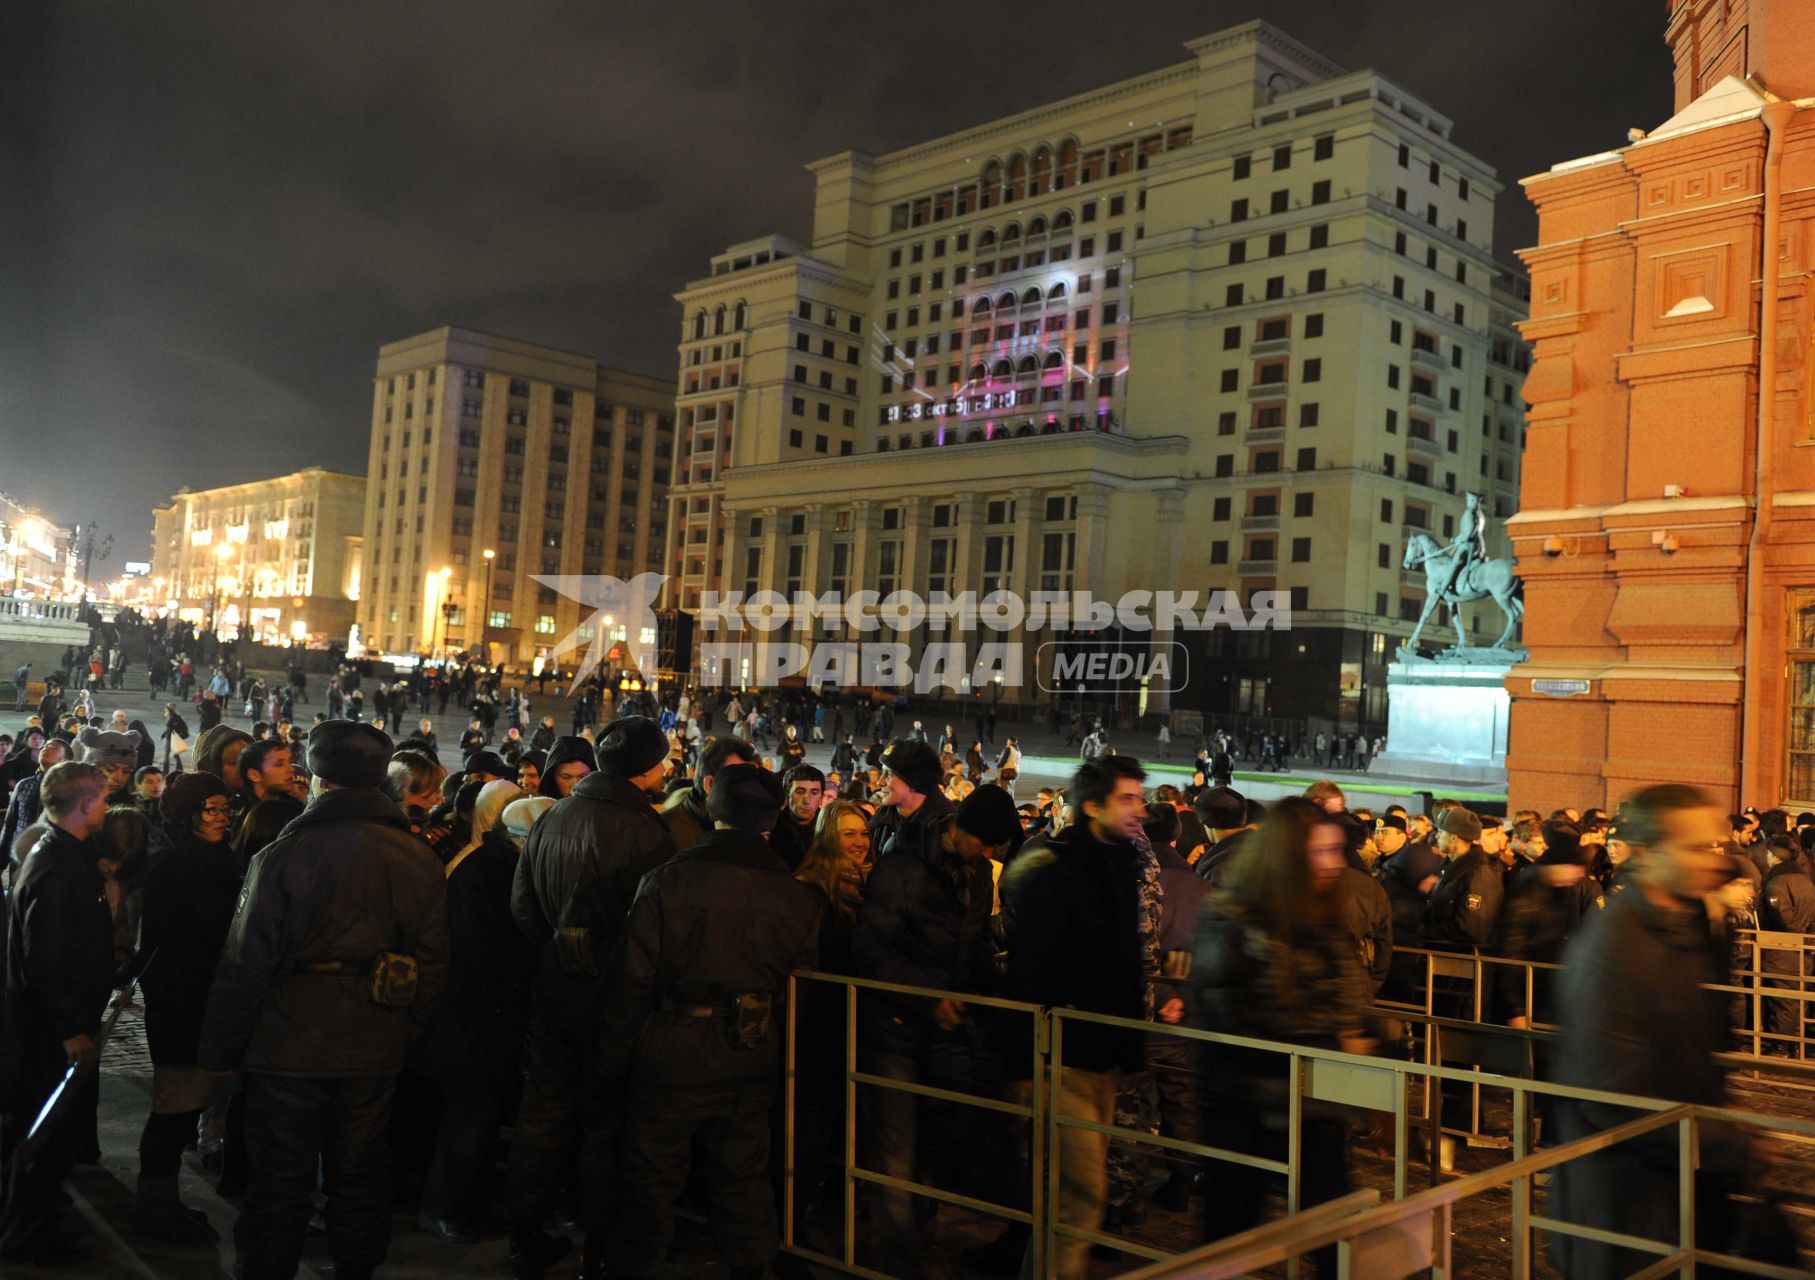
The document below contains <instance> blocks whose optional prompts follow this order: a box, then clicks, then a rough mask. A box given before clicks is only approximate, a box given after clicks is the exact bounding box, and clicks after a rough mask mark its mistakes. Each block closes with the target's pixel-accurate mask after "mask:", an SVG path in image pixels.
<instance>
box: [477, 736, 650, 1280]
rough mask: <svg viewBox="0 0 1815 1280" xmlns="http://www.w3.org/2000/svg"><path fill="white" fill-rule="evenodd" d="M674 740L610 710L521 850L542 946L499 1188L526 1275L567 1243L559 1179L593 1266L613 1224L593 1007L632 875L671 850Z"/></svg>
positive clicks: (608, 1101)
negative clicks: (666, 767)
mask: <svg viewBox="0 0 1815 1280" xmlns="http://www.w3.org/2000/svg"><path fill="white" fill-rule="evenodd" d="M668 751H669V745H668V735H666V734H665V733H663V732H662V729H661V726H660V725H658V724H656V722H655V721H653V720H649V719H645V718H644V717H642V716H625V717H621V718H619V719H618V720H615V721H613V722H612V725H611V728H610V729H609V731H608V732H607V733H606V734H605V736H604V737H603V738H601V739H600V740H599V745H598V750H597V752H596V759H597V762H598V766H599V768H598V772H596V773H591V774H588V775H587V776H586V777H584V778H582V779H581V780H580V782H579V783H578V785H576V786H575V787H574V789H573V794H571V795H570V796H568V797H567V799H565V800H560V801H557V802H556V803H555V806H554V808H552V809H550V810H549V811H548V812H547V813H546V814H544V815H543V817H542V819H541V821H539V822H537V823H536V825H535V827H534V828H533V829H532V830H531V831H530V835H529V841H528V843H527V844H526V845H525V846H524V849H523V856H522V857H521V858H519V859H518V860H517V870H516V874H515V878H514V881H513V883H512V886H511V914H512V915H514V916H515V917H516V920H517V927H518V928H519V929H521V930H522V931H523V933H524V935H525V936H526V937H527V938H528V939H529V940H530V941H531V942H532V943H533V944H535V946H536V947H538V948H539V949H540V951H541V965H540V970H539V972H538V973H537V976H536V990H535V999H534V1010H533V1013H532V1021H531V1030H530V1041H529V1058H528V1071H527V1076H526V1080H525V1085H524V1090H523V1102H522V1105H521V1106H520V1107H519V1108H518V1112H517V1125H516V1130H515V1133H514V1135H513V1137H512V1141H511V1152H510V1170H509V1175H508V1179H507V1191H506V1202H507V1205H508V1209H509V1214H510V1233H511V1266H512V1269H513V1271H514V1272H515V1274H516V1275H517V1276H518V1277H520V1278H522V1277H527V1278H530V1280H533V1278H534V1277H539V1276H541V1275H542V1274H543V1273H544V1272H545V1271H546V1270H547V1269H548V1267H549V1266H551V1265H552V1264H553V1263H554V1262H556V1261H557V1260H559V1258H560V1257H561V1256H562V1254H563V1253H565V1251H566V1242H565V1241H564V1240H559V1239H557V1238H555V1237H551V1236H549V1235H547V1234H546V1233H544V1232H543V1230H542V1222H543V1219H544V1218H545V1217H546V1216H547V1214H548V1212H549V1211H550V1210H551V1209H553V1208H554V1207H555V1204H556V1197H557V1196H558V1194H559V1193H560V1191H561V1189H562V1188H563V1187H564V1186H567V1185H570V1184H571V1185H572V1186H573V1187H574V1188H575V1189H576V1190H577V1191H578V1193H579V1194H580V1196H581V1204H580V1215H581V1222H580V1226H581V1228H582V1229H583V1230H584V1232H585V1235H586V1246H585V1248H586V1254H587V1258H586V1262H587V1265H588V1266H591V1267H594V1268H595V1269H596V1268H597V1267H599V1266H601V1265H602V1264H603V1258H604V1250H605V1246H606V1242H607V1240H608V1239H609V1238H610V1237H611V1235H612V1232H613V1226H614V1223H613V1218H612V1215H613V1213H614V1211H615V1210H616V1209H617V1207H618V1206H619V1203H620V1199H621V1196H620V1192H619V1188H618V1185H617V1181H616V1178H615V1176H614V1166H615V1163H616V1160H615V1153H616V1147H617V1143H618V1140H619V1134H620V1131H621V1129H622V1126H623V1113H622V1105H623V1104H622V1097H621V1095H619V1094H616V1093H612V1094H607V1093H606V1092H605V1091H604V1090H601V1089H600V1088H599V1087H598V1081H597V1078H596V1077H597V1070H598V1061H599V1013H600V1008H601V1004H602V1001H603V1000H604V997H605V994H606V992H607V991H609V990H610V988H611V982H612V980H613V978H614V977H615V967H614V966H615V964H616V963H617V957H618V956H619V955H620V954H621V951H620V947H621V943H622V941H623V937H624V921H625V917H626V915H627V914H628V912H629V910H630V903H631V901H632V899H633V898H634V896H635V894H636V888H637V885H638V884H639V883H640V882H641V880H642V878H643V877H644V875H646V874H647V873H649V872H650V871H653V870H654V869H655V868H656V867H658V866H660V865H661V864H662V863H664V862H666V861H668V859H669V858H671V857H673V856H674V842H673V840H672V839H670V837H669V835H668V829H667V828H666V827H665V826H663V825H662V820H661V819H660V818H659V817H658V816H657V815H656V812H655V809H654V808H653V807H652V806H653V800H654V797H656V796H658V795H660V794H661V788H662V772H663V763H664V762H665V761H666V760H667V759H668ZM576 1155H577V1157H578V1161H579V1163H578V1165H577V1167H576V1166H575V1163H574V1162H575V1157H576Z"/></svg>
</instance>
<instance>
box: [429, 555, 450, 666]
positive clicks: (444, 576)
mask: <svg viewBox="0 0 1815 1280" xmlns="http://www.w3.org/2000/svg"><path fill="white" fill-rule="evenodd" d="M435 576H436V577H437V578H439V579H440V580H441V602H440V605H439V607H438V608H437V609H436V612H437V613H439V614H440V615H441V620H442V624H441V643H440V644H436V643H435V637H434V636H433V635H430V637H429V652H430V654H431V655H433V654H437V653H439V652H440V651H441V649H442V647H443V646H445V645H446V643H447V616H448V599H447V580H448V579H449V578H451V577H453V576H454V571H453V569H452V568H451V567H444V568H441V569H437V570H436V571H435ZM429 625H430V626H431V627H433V626H434V623H433V622H432V621H431V622H430V623H429Z"/></svg>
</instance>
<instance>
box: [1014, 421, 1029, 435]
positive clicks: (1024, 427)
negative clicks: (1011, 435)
mask: <svg viewBox="0 0 1815 1280" xmlns="http://www.w3.org/2000/svg"><path fill="white" fill-rule="evenodd" d="M1033 433H1034V429H1033V426H1032V425H1031V424H1030V423H1026V422H1023V423H1022V424H1021V425H1020V426H1019V427H1017V428H1016V429H1015V435H1016V436H1017V437H1020V436H1031V435H1032V434H1033Z"/></svg>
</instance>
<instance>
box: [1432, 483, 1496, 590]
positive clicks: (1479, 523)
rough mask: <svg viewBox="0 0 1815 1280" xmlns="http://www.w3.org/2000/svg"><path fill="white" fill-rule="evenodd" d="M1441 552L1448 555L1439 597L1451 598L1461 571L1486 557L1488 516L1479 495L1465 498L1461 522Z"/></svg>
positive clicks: (1474, 494) (1460, 576)
mask: <svg viewBox="0 0 1815 1280" xmlns="http://www.w3.org/2000/svg"><path fill="white" fill-rule="evenodd" d="M1443 550H1444V554H1446V555H1448V556H1450V557H1451V560H1450V570H1449V577H1448V578H1447V579H1445V580H1444V583H1443V590H1442V591H1441V592H1439V593H1438V599H1449V598H1452V597H1453V596H1454V595H1455V593H1456V588H1457V586H1458V585H1459V584H1460V583H1461V581H1462V574H1463V571H1464V570H1466V569H1467V568H1468V567H1469V566H1470V565H1474V564H1478V563H1480V562H1481V561H1483V560H1485V559H1487V517H1486V516H1485V515H1483V514H1482V512H1481V495H1480V494H1478V493H1471V494H1469V495H1468V496H1467V498H1466V499H1465V501H1464V505H1463V508H1462V524H1461V527H1460V528H1458V529H1457V530H1456V536H1455V537H1454V538H1451V539H1450V544H1449V546H1447V547H1445V548H1444V549H1443Z"/></svg>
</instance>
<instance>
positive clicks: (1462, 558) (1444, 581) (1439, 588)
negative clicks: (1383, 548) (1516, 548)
mask: <svg viewBox="0 0 1815 1280" xmlns="http://www.w3.org/2000/svg"><path fill="white" fill-rule="evenodd" d="M1486 533H1487V517H1486V516H1485V515H1484V514H1483V513H1482V510H1481V495H1480V494H1478V493H1471V494H1469V495H1468V497H1467V501H1466V506H1465V507H1464V508H1463V512H1462V523H1461V526H1460V527H1459V528H1458V529H1457V530H1456V536H1455V537H1454V538H1451V539H1450V541H1449V545H1447V546H1444V545H1442V544H1440V543H1438V542H1437V540H1436V539H1434V538H1432V537H1431V536H1430V535H1429V534H1424V533H1414V534H1413V535H1412V536H1411V537H1410V538H1409V539H1408V540H1407V541H1406V546H1405V559H1404V561H1403V564H1404V567H1405V568H1407V569H1418V568H1422V569H1423V570H1424V612H1423V613H1422V614H1420V615H1419V616H1418V625H1417V626H1416V627H1414V628H1413V629H1412V634H1411V638H1410V639H1408V640H1407V641H1406V642H1405V643H1404V644H1402V645H1401V646H1400V651H1401V652H1402V653H1408V654H1409V653H1413V652H1416V647H1417V644H1418V637H1419V636H1420V635H1421V634H1422V633H1423V631H1424V624H1425V622H1426V621H1427V620H1428V619H1429V618H1430V616H1431V611H1432V610H1433V609H1435V608H1436V607H1437V606H1438V605H1439V604H1446V605H1448V606H1449V610H1450V620H1451V621H1452V622H1454V623H1455V624H1456V644H1455V647H1454V648H1452V649H1447V650H1445V651H1444V652H1443V653H1441V654H1439V655H1438V657H1439V660H1449V661H1468V660H1470V659H1471V658H1474V657H1477V656H1479V657H1482V658H1486V657H1488V656H1490V655H1498V654H1507V653H1516V651H1512V650H1508V649H1507V643H1508V642H1509V641H1510V640H1511V639H1512V636H1513V631H1514V630H1515V629H1516V628H1517V627H1518V625H1519V619H1520V618H1522V617H1524V616H1525V601H1524V600H1523V599H1521V597H1520V592H1521V584H1520V582H1519V577H1518V575H1517V574H1516V573H1514V572H1513V562H1512V561H1511V560H1497V559H1491V558H1489V556H1488V554H1487V538H1486ZM1486 599H1492V600H1493V602H1494V603H1495V604H1497V605H1499V606H1500V612H1501V613H1503V614H1504V615H1506V629H1505V630H1503V631H1502V632H1501V633H1500V638H1499V639H1498V640H1496V641H1494V643H1493V644H1492V645H1490V646H1488V647H1487V648H1486V649H1479V648H1473V647H1471V646H1470V645H1469V643H1468V630H1467V628H1466V627H1464V626H1463V625H1462V610H1461V609H1460V608H1459V606H1461V605H1464V604H1468V603H1471V602H1472V601H1476V600H1486ZM1465 651H1466V652H1465Z"/></svg>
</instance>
